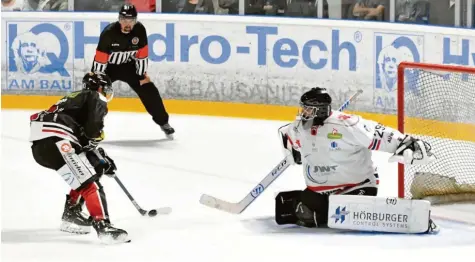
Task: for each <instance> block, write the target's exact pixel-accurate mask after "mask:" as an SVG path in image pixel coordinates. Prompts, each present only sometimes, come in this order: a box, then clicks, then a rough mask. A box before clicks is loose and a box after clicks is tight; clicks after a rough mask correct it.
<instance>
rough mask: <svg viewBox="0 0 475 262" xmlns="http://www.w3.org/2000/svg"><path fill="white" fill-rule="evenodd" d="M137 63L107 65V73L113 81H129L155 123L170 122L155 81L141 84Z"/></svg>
mask: <svg viewBox="0 0 475 262" xmlns="http://www.w3.org/2000/svg"><path fill="white" fill-rule="evenodd" d="M135 71H136V69H135V63H134V62H132V63H127V64H121V65H110V64H109V65H107V69H106V72H105V73H106V74H107V75H108V76H109V77H110V78H111V81H112V83H114V82H115V81H117V80H119V81H122V82H125V83H127V84H128V85H129V86H130V87H131V88H132V89H133V90H134V91H135V93H136V94H137V95H138V96H139V98H140V100H141V101H142V104H143V105H144V107H145V109H146V110H147V112H148V113H149V114H150V115H151V116H152V119H153V121H154V122H155V123H157V124H158V125H160V126H162V125H164V124H167V123H168V118H169V116H168V113H167V111H166V109H165V106H164V105H163V101H162V97H161V96H160V93H159V91H158V88H157V87H156V86H155V84H154V83H153V82H150V83H148V84H144V85H142V86H141V85H140V80H139V76H138V75H137V74H136V73H135Z"/></svg>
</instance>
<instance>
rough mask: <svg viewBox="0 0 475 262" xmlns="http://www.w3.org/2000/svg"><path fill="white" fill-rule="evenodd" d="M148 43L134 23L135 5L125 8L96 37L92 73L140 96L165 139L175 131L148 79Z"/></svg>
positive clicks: (139, 27) (140, 29)
mask: <svg viewBox="0 0 475 262" xmlns="http://www.w3.org/2000/svg"><path fill="white" fill-rule="evenodd" d="M147 66H148V40H147V32H146V29H145V27H144V25H143V24H142V23H140V22H138V21H137V10H136V9H135V6H134V5H131V4H124V5H123V6H122V8H121V9H120V12H119V21H117V22H114V23H111V24H109V25H108V26H107V27H106V28H105V29H104V31H102V33H101V35H100V37H99V44H98V45H97V48H96V55H95V57H94V62H93V66H92V71H100V72H104V73H106V74H107V75H108V76H109V77H110V78H111V80H112V82H115V81H117V80H120V81H123V82H125V83H127V84H128V85H129V86H130V87H131V88H132V89H133V90H134V91H135V93H137V95H138V96H139V98H140V100H141V101H142V103H143V105H144V106H145V109H146V110H147V112H148V113H149V114H150V115H151V116H152V119H153V121H154V122H155V123H157V124H158V125H159V126H160V128H161V129H162V130H163V132H164V133H165V134H166V135H167V137H169V138H172V137H173V133H174V132H175V130H174V129H173V128H172V127H171V126H170V124H169V123H168V118H169V116H168V113H167V111H166V109H165V106H164V105H163V101H162V98H161V97H160V93H159V91H158V89H157V87H156V86H155V84H154V83H153V82H151V81H150V77H149V76H148V75H147Z"/></svg>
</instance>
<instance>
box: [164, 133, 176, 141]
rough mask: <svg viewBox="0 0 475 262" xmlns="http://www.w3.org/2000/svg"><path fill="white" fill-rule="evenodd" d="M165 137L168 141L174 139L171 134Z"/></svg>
mask: <svg viewBox="0 0 475 262" xmlns="http://www.w3.org/2000/svg"><path fill="white" fill-rule="evenodd" d="M166 136H167V138H168V139H169V140H173V139H175V138H174V137H173V134H171V135H166Z"/></svg>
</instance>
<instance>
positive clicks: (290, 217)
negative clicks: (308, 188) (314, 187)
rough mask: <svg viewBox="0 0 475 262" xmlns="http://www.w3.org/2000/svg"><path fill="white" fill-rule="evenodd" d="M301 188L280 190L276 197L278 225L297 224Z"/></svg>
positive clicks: (276, 220) (276, 219)
mask: <svg viewBox="0 0 475 262" xmlns="http://www.w3.org/2000/svg"><path fill="white" fill-rule="evenodd" d="M301 192H302V191H301V190H296V191H288V192H280V193H279V194H277V196H276V197H275V222H276V223H277V224H278V225H285V224H295V223H297V220H298V219H297V217H296V216H295V207H296V206H297V204H298V202H299V201H300V193H301Z"/></svg>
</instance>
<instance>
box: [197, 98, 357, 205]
mask: <svg viewBox="0 0 475 262" xmlns="http://www.w3.org/2000/svg"><path fill="white" fill-rule="evenodd" d="M361 93H363V90H361V89H359V90H358V91H357V92H356V93H355V94H353V95H352V96H351V97H350V98H349V99H348V100H347V101H346V102H345V103H343V105H341V106H340V108H338V111H342V110H345V109H346V108H347V107H348V106H349V105H350V103H351V102H352V101H354V100H355V99H356V98H357V97H358V96H359V95H360V94H361ZM291 157H293V156H292V155H288V156H286V157H285V158H284V159H283V160H282V161H280V163H279V164H277V166H275V167H274V168H273V169H272V171H271V172H270V173H269V174H267V175H266V176H265V177H264V179H262V181H261V182H259V184H258V185H257V186H255V187H254V189H252V190H251V192H249V193H248V194H247V195H246V196H245V197H244V198H243V199H242V200H241V201H239V202H237V203H231V202H228V201H224V200H221V199H219V198H216V197H213V196H210V195H207V194H202V195H201V197H200V203H201V204H203V205H205V206H208V207H211V208H216V209H219V210H222V211H225V212H228V213H231V214H241V213H242V212H243V211H244V210H246V208H247V207H248V206H249V205H250V204H251V203H252V202H254V200H256V198H257V197H258V196H259V195H261V194H262V192H264V190H265V189H266V188H267V187H268V186H270V184H272V182H274V180H276V179H277V178H278V177H279V176H280V175H281V174H282V173H283V172H284V171H285V170H286V169H287V168H288V167H289V166H290V165H291V163H292V162H293V160H292V159H290V158H291Z"/></svg>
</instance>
